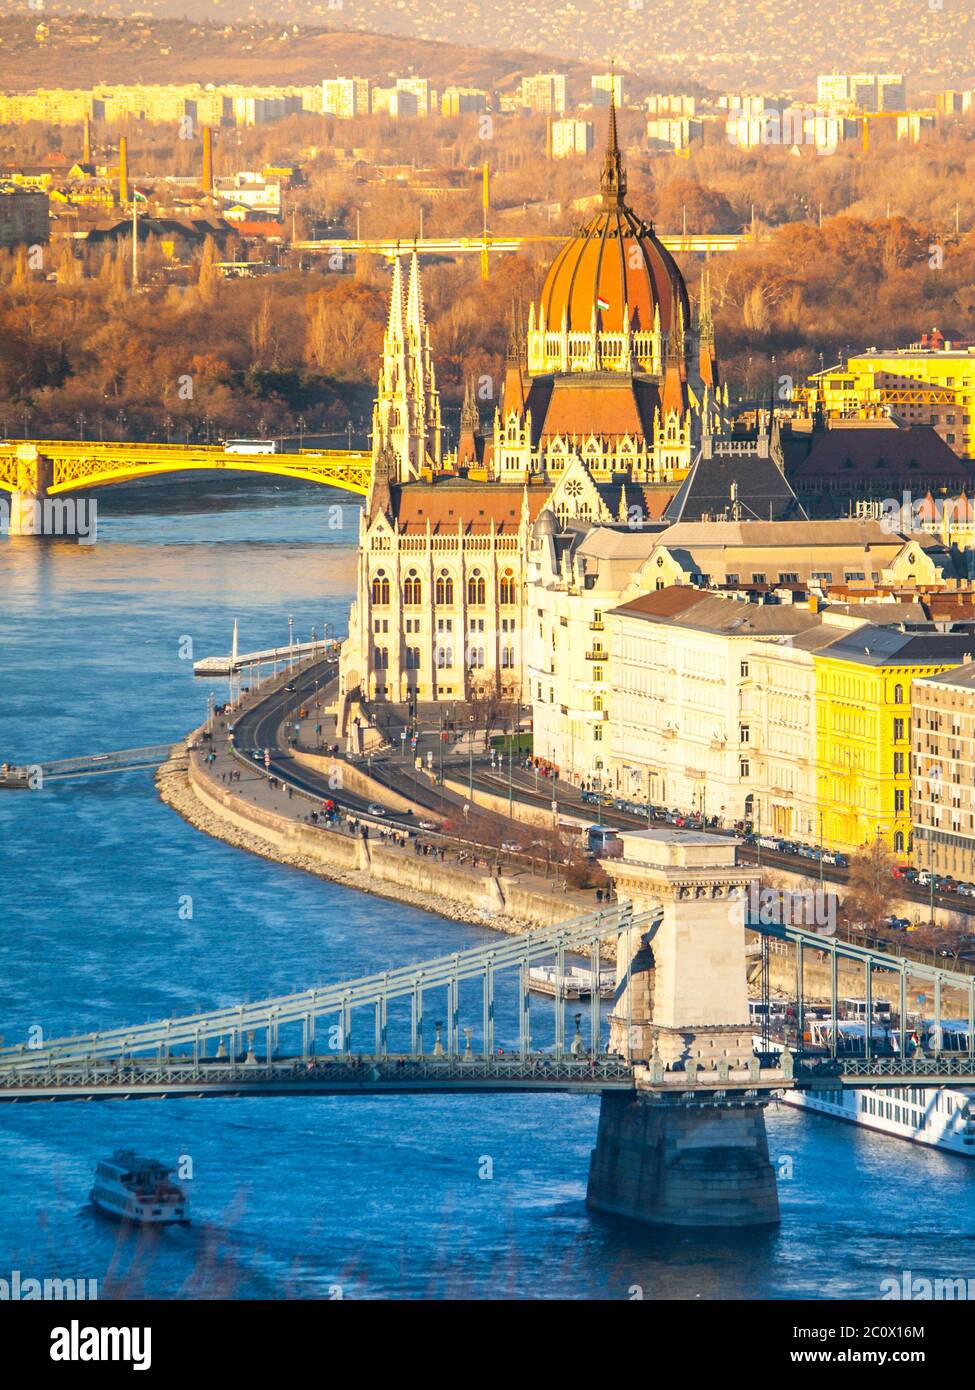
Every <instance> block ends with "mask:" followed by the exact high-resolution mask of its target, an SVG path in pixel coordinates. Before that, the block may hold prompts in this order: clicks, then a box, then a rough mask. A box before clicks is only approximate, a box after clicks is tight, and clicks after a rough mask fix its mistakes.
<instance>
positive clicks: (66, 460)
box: [0, 439, 372, 497]
mask: <svg viewBox="0 0 975 1390" xmlns="http://www.w3.org/2000/svg"><path fill="white" fill-rule="evenodd" d="M220 469H222V470H224V471H226V470H231V471H233V472H237V473H271V474H275V475H276V476H278V477H280V478H300V479H301V480H302V481H303V482H307V483H321V484H322V485H323V486H325V487H336V488H341V489H342V490H343V491H345V492H355V493H358V494H359V495H360V496H363V497H364V496H365V495H366V493H367V492H368V490H369V482H370V479H371V477H372V456H371V455H370V454H368V453H363V452H361V451H359V450H354V449H334V450H333V449H326V450H320V451H319V450H311V449H303V450H301V451H300V452H298V453H293V454H284V453H281V454H234V453H226V452H224V450H223V448H222V447H220V446H219V445H217V446H213V445H200V444H190V445H184V444H112V443H94V442H80V443H75V442H73V441H63V440H54V439H34V440H3V441H0V489H5V490H6V491H8V492H18V491H21V492H36V491H37V490H38V487H39V486H40V488H41V489H42V490H43V491H44V492H45V493H46V494H47V495H48V496H51V495H53V494H56V493H61V492H71V491H77V490H79V489H82V488H95V487H104V486H105V485H106V484H109V483H127V482H130V481H132V480H133V479H134V478H149V477H153V476H154V475H155V474H158V473H185V472H192V471H195V470H207V471H211V472H212V471H214V470H220Z"/></svg>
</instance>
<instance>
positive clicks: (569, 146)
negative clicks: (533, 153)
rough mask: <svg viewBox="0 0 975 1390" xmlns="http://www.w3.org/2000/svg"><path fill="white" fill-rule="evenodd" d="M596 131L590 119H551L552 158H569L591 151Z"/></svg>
mask: <svg viewBox="0 0 975 1390" xmlns="http://www.w3.org/2000/svg"><path fill="white" fill-rule="evenodd" d="M595 140H596V133H595V127H594V126H593V123H592V121H572V120H564V121H553V122H552V158H553V159H570V158H573V157H575V156H577V155H587V154H591V153H592V148H593V145H594V144H595Z"/></svg>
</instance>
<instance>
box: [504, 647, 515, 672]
mask: <svg viewBox="0 0 975 1390" xmlns="http://www.w3.org/2000/svg"><path fill="white" fill-rule="evenodd" d="M514 664H515V649H514V647H502V648H501V667H502V669H503V670H505V671H509V670H510V669H511V668H512V667H513V666H514Z"/></svg>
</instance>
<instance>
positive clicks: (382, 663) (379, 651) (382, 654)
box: [374, 647, 389, 671]
mask: <svg viewBox="0 0 975 1390" xmlns="http://www.w3.org/2000/svg"><path fill="white" fill-rule="evenodd" d="M374 665H375V667H376V670H377V671H388V670H389V648H388V647H377V648H376V654H375V661H374Z"/></svg>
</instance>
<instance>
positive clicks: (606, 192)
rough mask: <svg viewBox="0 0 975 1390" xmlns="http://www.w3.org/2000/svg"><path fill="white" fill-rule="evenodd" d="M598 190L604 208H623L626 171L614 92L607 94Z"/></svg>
mask: <svg viewBox="0 0 975 1390" xmlns="http://www.w3.org/2000/svg"><path fill="white" fill-rule="evenodd" d="M599 189H600V192H601V193H602V195H603V207H604V208H618V207H622V206H623V199H624V198H625V197H626V170H625V169H624V168H623V157H622V155H621V154H620V144H619V135H618V133H617V130H616V92H615V90H611V91H610V94H609V134H608V138H607V141H606V155H605V158H604V159H603V172H602V175H601V176H600V179H599Z"/></svg>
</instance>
